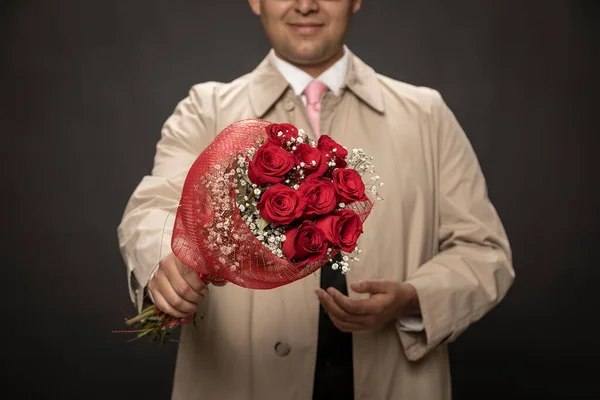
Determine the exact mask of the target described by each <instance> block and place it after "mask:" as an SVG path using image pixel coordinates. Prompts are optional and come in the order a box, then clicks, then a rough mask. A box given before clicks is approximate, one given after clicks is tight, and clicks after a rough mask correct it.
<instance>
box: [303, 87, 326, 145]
mask: <svg viewBox="0 0 600 400" xmlns="http://www.w3.org/2000/svg"><path fill="white" fill-rule="evenodd" d="M326 90H327V85H325V84H324V83H323V82H321V81H318V80H316V79H314V80H312V81H311V82H310V83H309V84H308V86H306V89H304V95H305V96H306V112H307V113H308V118H309V119H310V122H311V124H312V127H313V131H314V132H315V137H316V138H317V139H318V138H319V135H320V134H321V132H320V131H319V119H320V111H321V97H323V93H325V91H326Z"/></svg>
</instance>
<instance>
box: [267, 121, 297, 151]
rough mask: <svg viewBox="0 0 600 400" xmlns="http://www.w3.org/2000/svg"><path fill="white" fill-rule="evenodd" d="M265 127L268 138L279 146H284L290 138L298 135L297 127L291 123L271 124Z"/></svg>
mask: <svg viewBox="0 0 600 400" xmlns="http://www.w3.org/2000/svg"><path fill="white" fill-rule="evenodd" d="M266 129H267V135H269V140H270V141H271V142H272V143H273V144H275V145H277V146H279V147H284V146H286V144H287V142H288V141H290V139H292V138H294V139H296V138H297V137H298V129H297V128H296V127H295V126H294V125H292V124H271V125H269V126H267V128H266ZM280 132H281V135H280V134H279V133H280Z"/></svg>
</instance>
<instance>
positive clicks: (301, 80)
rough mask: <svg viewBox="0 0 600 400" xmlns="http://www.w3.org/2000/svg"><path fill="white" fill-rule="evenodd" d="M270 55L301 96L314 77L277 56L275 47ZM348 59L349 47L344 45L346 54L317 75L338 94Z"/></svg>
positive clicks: (345, 73) (345, 72) (346, 71)
mask: <svg viewBox="0 0 600 400" xmlns="http://www.w3.org/2000/svg"><path fill="white" fill-rule="evenodd" d="M269 57H271V60H272V61H273V65H274V66H275V68H277V70H278V71H279V73H280V74H281V75H283V77H284V78H285V80H286V81H288V82H289V84H290V86H291V87H292V89H293V90H294V93H295V94H296V95H297V96H300V95H301V94H302V93H303V92H304V89H306V86H308V84H309V83H310V82H311V81H312V80H313V77H312V76H310V75H309V74H307V73H306V72H304V71H302V70H301V69H300V68H298V67H296V66H294V65H292V64H290V63H289V62H287V61H285V60H282V59H281V58H279V57H277V55H276V54H275V50H273V49H271V51H270V53H269ZM348 60H349V57H348V49H347V47H346V46H344V55H343V56H342V58H340V59H339V60H338V61H336V62H335V64H333V65H332V66H331V67H329V68H328V69H327V70H326V71H324V72H323V73H322V74H321V75H319V76H318V77H317V79H318V80H320V81H321V82H323V83H324V84H325V85H327V87H328V88H329V90H331V91H332V92H333V94H335V95H336V96H339V94H340V89H341V87H342V85H343V84H344V80H345V79H346V75H347V73H348Z"/></svg>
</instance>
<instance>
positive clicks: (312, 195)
mask: <svg viewBox="0 0 600 400" xmlns="http://www.w3.org/2000/svg"><path fill="white" fill-rule="evenodd" d="M298 190H299V191H300V192H302V193H303V194H304V197H306V209H305V210H304V214H303V216H304V217H313V216H315V215H325V214H328V213H329V212H330V211H333V209H334V208H335V206H336V204H337V195H336V192H335V188H334V187H333V183H331V181H330V180H329V179H326V178H313V177H312V176H311V177H310V178H308V179H306V180H305V181H304V182H302V184H301V185H300V187H299V188H298Z"/></svg>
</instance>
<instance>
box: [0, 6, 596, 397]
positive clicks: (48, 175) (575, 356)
mask: <svg viewBox="0 0 600 400" xmlns="http://www.w3.org/2000/svg"><path fill="white" fill-rule="evenodd" d="M1 4H2V5H1V6H0V7H1V17H0V18H1V19H0V45H1V55H2V64H1V65H2V66H1V68H2V75H1V76H0V116H1V125H0V126H1V128H2V139H3V140H2V157H0V159H1V162H2V164H1V165H0V167H1V169H0V170H1V171H2V172H1V173H2V183H3V184H2V185H1V190H2V192H1V195H2V197H1V198H2V205H3V207H2V208H3V223H4V235H3V239H2V241H1V243H2V248H1V250H2V255H3V261H2V266H3V269H4V278H3V280H2V287H3V288H4V291H3V298H4V300H3V308H2V309H3V313H2V315H3V318H4V321H3V323H2V327H3V328H4V329H3V337H4V340H3V343H4V349H5V351H4V355H3V357H2V359H3V361H5V362H6V363H7V366H8V371H9V372H8V373H6V372H5V373H4V376H5V378H8V385H7V386H5V388H4V390H3V392H4V393H6V392H7V391H8V392H10V391H15V392H16V391H19V392H20V393H22V394H23V397H21V398H50V397H53V398H54V397H55V396H56V398H59V397H60V398H71V397H73V396H81V397H82V398H88V399H91V398H99V399H100V398H111V399H121V398H123V399H125V398H135V399H137V398H145V399H166V398H168V394H169V390H170V387H171V377H172V373H173V366H174V357H175V347H173V346H167V347H164V348H160V349H159V348H156V347H155V346H153V345H149V344H145V343H142V342H136V343H125V340H126V337H124V336H121V335H117V334H111V330H113V329H120V328H122V327H123V324H122V322H123V320H122V314H121V311H120V310H119V307H123V308H124V309H125V310H126V311H128V312H133V309H132V307H131V305H130V303H129V299H128V295H127V289H126V274H125V267H124V265H123V264H122V261H121V258H120V254H119V252H118V246H117V238H116V227H117V225H118V223H119V220H120V218H121V213H122V212H123V208H124V206H125V202H126V200H127V198H128V196H129V195H130V193H131V191H132V190H133V189H134V187H135V185H136V184H137V183H138V181H139V180H140V179H141V177H142V176H143V175H144V174H147V173H148V172H149V170H150V168H151V166H152V158H153V153H154V146H155V144H156V142H157V140H158V138H159V134H160V128H161V125H162V123H163V122H164V120H165V119H166V118H167V117H168V116H169V114H170V113H171V112H172V111H173V108H174V107H175V105H176V103H177V102H178V101H179V100H181V99H182V98H183V97H184V96H185V95H186V94H187V90H188V89H189V87H190V86H191V85H193V84H194V83H197V82H202V81H206V80H219V81H229V80H231V79H234V78H235V77H237V76H239V75H241V74H243V73H245V72H248V71H250V70H251V69H252V68H254V66H255V65H256V64H257V63H258V62H259V61H260V60H261V59H262V58H263V57H264V56H265V54H266V52H267V51H268V49H269V47H268V44H267V42H266V41H265V39H264V36H263V33H262V28H261V26H260V24H259V21H258V19H257V18H255V17H254V16H253V15H252V14H251V12H250V9H249V7H248V6H247V3H246V2H245V1H242V0H239V1H234V0H227V1H225V0H219V1H216V0H215V1H204V0H181V1H158V0H145V1H141V0H140V1H125V0H119V1H109V0H104V1H82V0H69V1H67V0H62V1H47V0H44V1H42V0H38V1H26V0H21V1H7V0H4V1H3V2H2V3H1ZM598 16H599V13H598V2H596V1H593V0H590V1H550V0H547V1H537V2H536V1H516V0H514V1H510V0H509V1H481V0H460V1H459V0H454V1H447V0H419V1H415V0H413V1H392V0H387V1H384V0H376V1H375V0H371V1H369V0H366V1H365V2H364V6H363V9H362V10H361V12H360V13H359V14H358V15H357V16H356V19H355V21H354V24H353V26H352V30H351V33H350V36H349V39H348V45H349V47H350V48H351V49H352V50H353V51H354V52H355V53H356V54H357V55H358V56H359V57H361V58H363V59H364V60H365V61H366V62H367V63H369V64H370V65H371V66H373V67H374V68H375V69H376V70H377V71H379V72H381V73H383V74H386V75H389V76H391V77H393V78H396V79H400V80H404V81H407V82H410V83H413V84H417V85H427V86H431V87H434V88H436V89H438V90H439V91H440V92H441V93H442V94H443V95H444V97H445V99H446V101H447V102H448V104H449V105H450V107H451V108H452V109H453V110H454V111H455V113H456V114H457V116H458V118H459V120H460V121H461V123H462V125H463V127H464V128H465V130H466V132H467V134H468V135H469V137H470V139H471V140H472V142H473V145H474V147H475V150H476V152H477V154H478V156H479V158H480V161H481V164H482V168H483V170H484V173H485V175H486V177H487V179H488V183H489V190H490V196H491V198H492V200H493V201H494V203H495V205H496V206H497V208H498V211H499V213H500V215H501V217H502V218H503V221H504V223H505V226H506V229H507V231H508V234H509V236H510V239H511V242H512V245H513V251H514V260H515V268H516V271H517V279H516V282H515V285H514V286H513V289H512V290H511V291H510V292H509V295H508V297H507V298H506V300H505V301H504V302H503V303H502V304H501V305H500V306H499V307H498V308H496V309H495V310H493V311H492V312H491V313H490V314H489V315H488V316H487V317H485V318H484V319H483V320H482V321H480V322H479V323H477V324H475V325H473V326H472V327H471V328H470V329H469V330H468V331H467V332H465V333H464V334H463V335H462V336H461V338H460V339H459V341H458V342H457V343H455V344H454V345H452V347H451V353H452V354H451V355H452V367H453V382H454V391H455V395H456V396H455V398H456V399H459V400H460V399H471V398H473V399H475V398H477V399H500V398H502V399H506V398H516V397H517V396H520V395H524V396H530V397H529V398H532V397H533V396H534V395H540V396H542V397H543V398H545V399H552V398H561V399H575V398H600V387H599V386H600V385H599V384H598V379H597V377H596V375H597V372H598V360H599V354H598V351H597V345H596V341H597V339H598V332H599V331H598V328H596V326H595V324H596V323H597V322H598V318H597V316H598V305H599V303H600V302H599V301H598V300H597V293H598V279H599V278H600V273H599V272H598V271H599V268H600V266H599V265H598V261H597V260H598V257H597V247H598V245H597V243H598V237H599V234H600V229H599V226H600V224H599V222H600V221H599V213H598V211H597V210H598V207H599V206H600V201H599V200H600V199H599V194H598V189H597V185H598V183H599V182H598V174H597V171H598V167H597V165H596V161H597V160H596V159H595V156H596V154H597V153H598V139H597V135H598V134H599V133H600V132H598V128H597V125H596V119H597V114H598V111H597V102H596V93H595V92H596V90H597V88H598V86H597V84H598V79H597V74H598V70H599V66H600V65H599V63H598V59H597V51H598V44H599V36H598V28H597V24H598ZM588 362H589V363H591V365H586V364H587V363H588ZM26 394H30V395H31V397H27V396H26Z"/></svg>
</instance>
